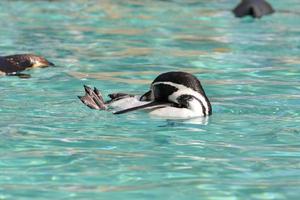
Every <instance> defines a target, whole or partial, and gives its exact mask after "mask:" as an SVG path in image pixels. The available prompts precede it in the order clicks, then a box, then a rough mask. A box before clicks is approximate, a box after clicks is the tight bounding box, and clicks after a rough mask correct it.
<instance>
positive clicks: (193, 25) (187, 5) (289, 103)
mask: <svg viewBox="0 0 300 200" xmlns="http://www.w3.org/2000/svg"><path fill="white" fill-rule="evenodd" d="M270 2H271V3H272V4H273V6H274V7H275V9H277V10H280V11H278V12H277V13H275V14H274V15H272V16H267V17H264V18H263V19H261V20H253V19H250V18H245V19H235V18H234V17H233V15H232V14H231V13H230V9H231V8H233V7H234V6H235V4H236V3H237V1H233V0H232V1H231V0H228V1H224V0H214V1H201V0H199V1H196V0H186V1H154V0H153V1H150V0H149V1H135V0H128V1H122V0H119V1H108V0H103V1H96V0H74V1H67V0H65V1H64V0H61V1H59V0H57V1H42V0H35V1H34V0H23V1H20V0H19V1H17V0H3V1H1V2H0V18H1V20H0V32H1V34H0V41H1V43H0V54H1V55H8V54H15V53H25V52H32V53H36V54H40V55H44V56H45V57H46V58H48V59H49V60H50V61H52V62H54V63H56V65H57V66H58V67H56V68H45V69H35V70H31V71H28V72H26V73H29V74H30V75H31V76H32V78H30V79H19V78H17V77H0V91H1V92H0V103H1V106H0V119H1V120H0V127H1V129H0V137H1V140H0V199H130V200H132V199H164V200H165V199H172V200H175V199H178V200H181V199H188V200H192V199H230V200H231V199H298V198H299V188H300V153H299V152H300V151H299V150H300V143H299V141H300V140H299V138H300V100H299V99H300V79H299V77H300V58H299V55H300V24H299V17H300V14H299V13H297V12H298V10H299V9H300V5H299V3H298V1H297V0H286V1H275V0H273V1H271V0H270ZM170 70H183V71H188V72H192V73H193V74H195V75H196V76H197V77H198V78H199V79H201V81H202V84H203V86H204V88H205V90H206V93H207V95H208V96H209V98H210V99H211V101H212V105H213V115H212V116H211V117H210V118H209V120H208V122H207V123H203V124H197V123H183V122H181V121H170V120H163V119H156V118H153V117H150V116H148V115H147V114H146V113H138V112H136V113H129V114H126V115H120V116H115V115H112V114H111V113H107V112H100V111H94V110H90V109H88V108H87V107H85V106H84V105H82V104H81V102H80V101H79V100H78V99H77V95H82V94H83V88H82V85H83V84H88V85H93V86H97V87H98V88H99V89H101V91H102V92H103V93H104V94H109V93H111V92H117V91H123V92H129V93H133V94H136V93H137V94H141V93H143V92H144V91H146V90H147V89H148V87H149V86H148V85H149V82H151V80H153V79H154V78H155V77H156V76H157V75H158V74H159V73H161V72H165V71H170Z"/></svg>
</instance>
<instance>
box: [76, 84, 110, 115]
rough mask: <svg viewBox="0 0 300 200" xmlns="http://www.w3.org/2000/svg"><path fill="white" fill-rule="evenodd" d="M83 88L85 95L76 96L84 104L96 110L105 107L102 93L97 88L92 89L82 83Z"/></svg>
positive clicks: (104, 108)
mask: <svg viewBox="0 0 300 200" xmlns="http://www.w3.org/2000/svg"><path fill="white" fill-rule="evenodd" d="M84 90H85V95H84V96H78V98H79V99H80V100H81V102H82V103H83V104H85V105H86V106H88V107H89V108H91V109H96V110H106V109H107V106H106V105H105V102H104V100H103V97H102V94H101V93H100V91H99V90H98V89H97V88H94V90H92V88H90V87H88V86H86V85H84Z"/></svg>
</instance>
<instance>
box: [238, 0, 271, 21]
mask: <svg viewBox="0 0 300 200" xmlns="http://www.w3.org/2000/svg"><path fill="white" fill-rule="evenodd" d="M232 12H233V13H234V15H235V16H236V17H245V16H247V15H250V16H252V17H253V18H261V17H262V16H264V15H268V14H272V13H274V12H275V11H274V9H273V8H272V6H271V5H270V4H269V3H268V2H266V1H265V0H242V1H241V2H240V3H239V4H238V5H237V6H236V7H235V8H234V9H233V11H232Z"/></svg>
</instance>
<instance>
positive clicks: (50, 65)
mask: <svg viewBox="0 0 300 200" xmlns="http://www.w3.org/2000/svg"><path fill="white" fill-rule="evenodd" d="M48 66H49V67H56V66H55V64H54V63H52V62H49V61H48Z"/></svg>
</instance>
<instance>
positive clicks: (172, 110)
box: [150, 106, 203, 119]
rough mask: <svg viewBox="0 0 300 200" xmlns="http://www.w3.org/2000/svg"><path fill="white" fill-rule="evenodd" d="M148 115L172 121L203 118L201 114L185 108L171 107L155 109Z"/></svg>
mask: <svg viewBox="0 0 300 200" xmlns="http://www.w3.org/2000/svg"><path fill="white" fill-rule="evenodd" d="M150 114H151V115H153V116H158V117H163V118H172V119H188V118H194V117H202V116H203V115H201V113H199V112H195V111H193V110H190V109H187V108H176V107H171V106H168V107H164V108H158V109H155V110H154V111H151V112H150Z"/></svg>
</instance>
